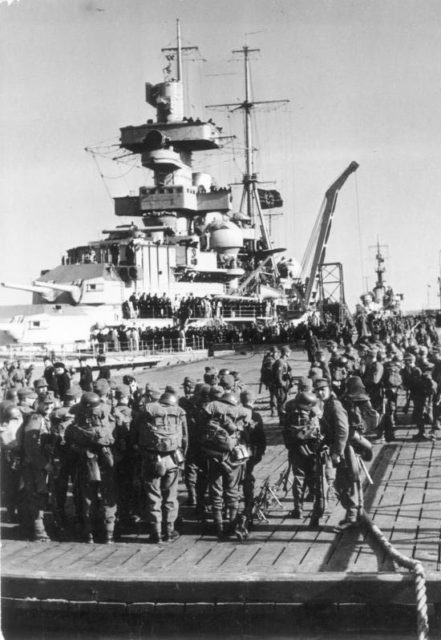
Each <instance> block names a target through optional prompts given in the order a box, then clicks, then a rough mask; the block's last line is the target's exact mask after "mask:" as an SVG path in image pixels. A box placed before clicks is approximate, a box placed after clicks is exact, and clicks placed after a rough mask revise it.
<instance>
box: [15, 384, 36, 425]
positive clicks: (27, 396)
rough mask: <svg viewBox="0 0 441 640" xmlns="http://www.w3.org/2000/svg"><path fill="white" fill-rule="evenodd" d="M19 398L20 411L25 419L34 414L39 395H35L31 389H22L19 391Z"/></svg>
mask: <svg viewBox="0 0 441 640" xmlns="http://www.w3.org/2000/svg"><path fill="white" fill-rule="evenodd" d="M17 396H18V405H17V406H18V408H19V409H20V411H21V414H22V416H23V418H25V417H26V416H28V415H29V414H30V413H33V407H34V405H35V401H36V399H37V394H36V393H35V391H33V390H32V389H30V388H29V387H22V388H21V389H19V390H18V391H17Z"/></svg>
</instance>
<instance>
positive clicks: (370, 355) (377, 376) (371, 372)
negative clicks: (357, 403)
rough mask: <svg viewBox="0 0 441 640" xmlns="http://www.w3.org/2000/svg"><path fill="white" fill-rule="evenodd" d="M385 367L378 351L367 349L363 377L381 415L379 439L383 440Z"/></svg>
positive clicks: (376, 409)
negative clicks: (383, 382)
mask: <svg viewBox="0 0 441 640" xmlns="http://www.w3.org/2000/svg"><path fill="white" fill-rule="evenodd" d="M383 374H384V367H383V365H382V363H381V362H379V360H378V358H377V353H376V351H375V350H373V349H369V350H367V351H366V368H365V370H364V374H363V377H362V380H363V384H364V386H365V387H366V391H367V393H368V395H369V398H370V401H371V403H372V406H373V408H374V409H375V411H376V412H377V413H378V415H379V416H380V422H379V425H378V439H379V441H380V442H381V441H382V439H383V431H384V412H385V411H384V410H385V405H384V389H383V384H382V380H383Z"/></svg>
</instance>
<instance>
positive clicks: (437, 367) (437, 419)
mask: <svg viewBox="0 0 441 640" xmlns="http://www.w3.org/2000/svg"><path fill="white" fill-rule="evenodd" d="M433 361H434V365H433V369H432V378H433V380H434V381H435V383H436V385H437V392H436V394H435V395H434V397H433V428H432V433H431V437H432V439H433V440H436V438H437V436H439V432H440V430H441V349H440V348H439V347H437V348H436V349H434V350H433Z"/></svg>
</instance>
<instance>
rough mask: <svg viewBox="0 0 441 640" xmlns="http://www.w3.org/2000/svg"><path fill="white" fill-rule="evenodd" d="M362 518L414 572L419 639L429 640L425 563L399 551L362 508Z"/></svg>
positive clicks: (394, 557) (391, 553)
mask: <svg viewBox="0 0 441 640" xmlns="http://www.w3.org/2000/svg"><path fill="white" fill-rule="evenodd" d="M360 520H361V521H362V522H363V524H364V525H365V526H366V527H367V528H368V529H369V531H370V533H371V534H372V535H373V536H374V538H375V539H376V540H377V542H378V543H379V544H380V546H381V547H382V548H383V550H384V551H385V553H387V554H388V556H390V557H391V558H392V560H393V561H394V562H396V563H397V564H398V565H399V566H401V567H405V568H406V569H409V570H410V571H412V572H413V573H414V576H415V595H416V610H417V639H418V640H427V639H428V637H429V616H428V614H427V595H426V577H425V573H424V567H423V565H422V564H421V562H419V561H418V560H414V559H413V558H408V557H407V556H404V555H403V554H402V553H400V552H399V551H397V549H395V548H394V546H393V545H392V544H391V543H390V542H389V540H387V538H386V537H385V535H384V533H383V532H382V531H381V529H380V528H379V527H378V526H377V525H376V524H374V523H373V522H372V520H371V518H370V517H369V516H368V514H367V513H366V511H365V510H364V509H362V510H361V513H360Z"/></svg>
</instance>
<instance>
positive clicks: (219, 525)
mask: <svg viewBox="0 0 441 640" xmlns="http://www.w3.org/2000/svg"><path fill="white" fill-rule="evenodd" d="M213 520H214V527H215V530H216V535H217V537H218V539H219V540H223V539H224V522H223V519H222V511H213Z"/></svg>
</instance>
